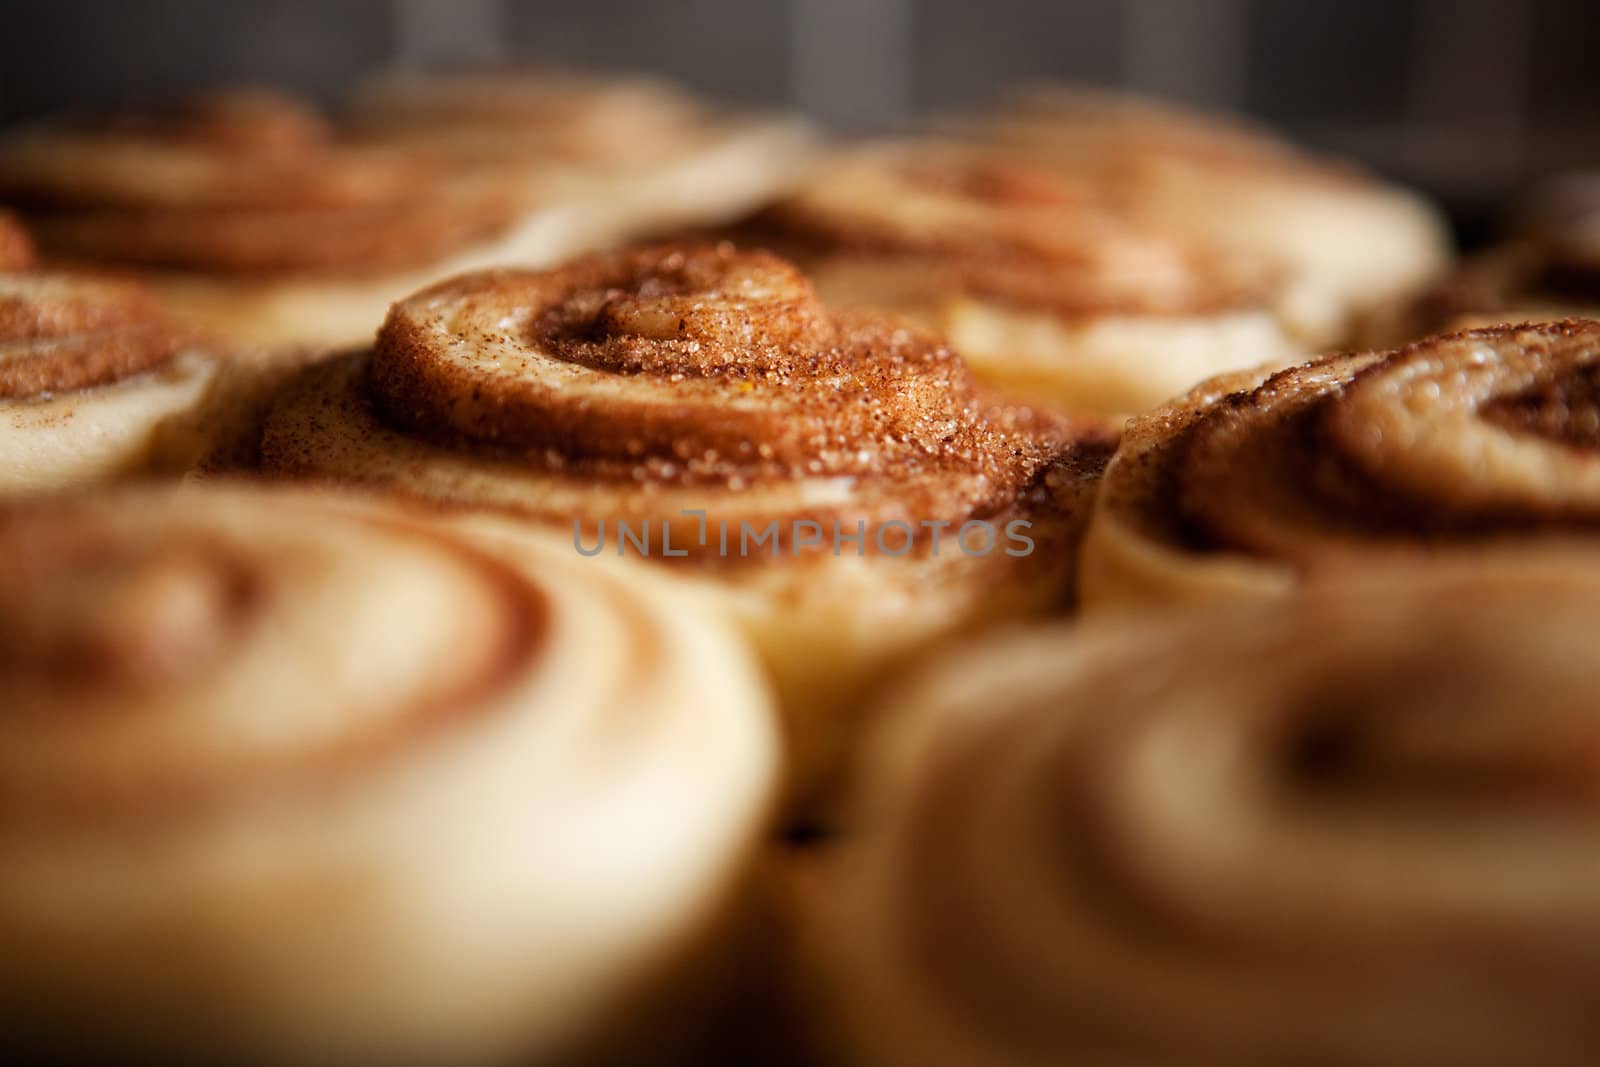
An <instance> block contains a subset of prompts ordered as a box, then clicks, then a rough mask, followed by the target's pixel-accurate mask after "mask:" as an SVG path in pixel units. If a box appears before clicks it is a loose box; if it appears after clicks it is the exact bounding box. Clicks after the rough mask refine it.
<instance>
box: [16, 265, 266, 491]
mask: <svg viewBox="0 0 1600 1067" xmlns="http://www.w3.org/2000/svg"><path fill="white" fill-rule="evenodd" d="M288 365H289V364H288V363H287V362H285V361H276V360H272V359H270V358H269V357H268V356H267V354H265V353H260V352H252V351H240V350H234V349H232V348H230V347H229V346H226V345H222V344H219V343H217V342H216V341H214V340H210V339H207V338H205V337H203V336H201V335H199V334H196V333H195V332H194V331H192V330H188V329H184V328H181V327H179V326H177V325H175V324H174V323H173V321H172V320H171V318H170V316H168V315H166V314H164V313H163V310H162V308H161V307H160V304H159V301H158V300H157V299H156V298H155V296H154V295H153V294H152V293H151V292H150V291H149V290H148V289H146V288H144V287H143V286H140V285H138V284H137V283H134V282H129V281H126V280H121V279H114V278H106V277H99V276H95V275H88V274H70V273H61V272H40V271H16V272H10V273H6V272H0V494H4V493H17V492H28V491H37V490H47V489H59V488H66V487H69V486H75V485H82V484H87V483H90V482H98V481H103V480H106V479H112V478H118V477H122V476H126V475H133V474H142V473H148V472H150V471H152V470H157V469H160V470H168V469H170V470H183V469H186V468H187V467H189V466H190V465H191V464H193V463H195V462H198V461H199V460H201V459H202V458H203V457H206V456H208V455H212V454H215V455H217V456H221V455H223V454H225V453H230V452H232V453H234V454H239V450H241V449H243V448H246V447H251V446H253V442H250V441H249V434H250V432H251V431H250V428H249V426H248V425H246V422H247V419H245V413H246V412H247V411H248V410H249V409H250V407H251V405H256V406H260V403H261V395H262V392H263V390H264V389H265V388H266V383H267V382H268V381H269V380H270V378H271V377H272V375H273V374H275V373H280V372H282V371H285V370H287V368H288ZM257 432H259V431H258V430H257Z"/></svg>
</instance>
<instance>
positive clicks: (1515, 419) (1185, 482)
mask: <svg viewBox="0 0 1600 1067" xmlns="http://www.w3.org/2000/svg"><path fill="white" fill-rule="evenodd" d="M1597 362H1600V323H1595V322H1589V321H1573V322H1563V323H1545V324H1536V325H1522V326H1499V327H1492V328H1484V329H1479V330H1470V331H1466V332H1462V333H1457V334H1446V335H1442V336H1439V337H1435V338H1430V339H1427V340H1424V341H1421V342H1418V343H1416V344H1413V345H1410V346H1408V347H1406V348H1402V349H1398V350H1394V351H1391V352H1384V353H1357V354H1346V355H1337V356H1329V357H1324V358H1323V359H1321V360H1315V361H1312V362H1310V363H1307V364H1304V365H1302V366H1300V367H1296V368H1292V369H1290V370H1286V371H1282V372H1279V373H1278V374H1276V375H1272V376H1271V377H1267V378H1265V380H1264V381H1263V380H1260V379H1259V376H1258V377H1257V378H1256V380H1250V379H1249V378H1241V379H1238V380H1236V381H1232V382H1229V381H1226V380H1224V381H1221V382H1218V383H1211V384H1208V385H1207V386H1203V387H1201V388H1200V389H1199V390H1197V391H1196V393H1195V394H1192V395H1191V396H1190V397H1189V398H1186V399H1185V400H1181V401H1179V402H1176V403H1175V404H1174V405H1172V406H1171V407H1170V408H1168V409H1166V410H1164V411H1162V412H1158V413H1156V414H1154V415H1151V416H1148V417H1146V418H1143V419H1140V420H1136V421H1135V422H1134V423H1133V424H1132V425H1131V426H1130V428H1129V433H1128V437H1127V440H1126V441H1125V443H1124V446H1123V450H1122V452H1121V453H1120V454H1119V456H1118V457H1117V459H1116V460H1114V461H1113V463H1112V465H1111V467H1110V469H1109V471H1108V474H1107V479H1106V483H1105V485H1104V487H1103V489H1102V494H1101V498H1100V502H1099V507H1100V509H1101V511H1102V512H1103V513H1104V514H1106V515H1107V516H1109V517H1111V518H1112V519H1114V520H1116V521H1119V522H1122V523H1126V524H1128V525H1129V526H1130V527H1131V528H1132V529H1135V530H1137V531H1139V533H1140V534H1141V535H1142V536H1145V537H1148V538H1150V539H1151V540H1153V541H1155V542H1157V543H1165V544H1167V545H1169V546H1171V547H1173V548H1175V549H1182V550H1184V551H1189V552H1194V553H1200V554H1212V553H1243V554H1246V555H1251V556H1257V557H1261V558H1272V559H1279V560H1284V561H1290V562H1295V563H1298V564H1300V565H1306V566H1309V565H1312V564H1315V563H1320V562H1325V561H1327V560H1329V559H1330V558H1333V557H1337V556H1341V555H1355V556H1361V555H1364V554H1370V553H1371V552H1373V551H1374V550H1376V549H1380V548H1384V547H1387V548H1390V549H1404V548H1406V547H1407V546H1410V547H1411V548H1418V547H1423V546H1428V545H1439V546H1443V545H1448V544H1454V543H1471V542H1474V541H1479V540H1485V539H1492V538H1495V537H1498V536H1501V535H1513V534H1516V535H1525V534H1528V533H1541V534H1556V535H1583V536H1587V535H1588V534H1589V533H1590V532H1591V531H1592V530H1593V529H1594V527H1595V523H1596V521H1597V519H1600V468H1597V467H1596V465H1595V458H1594V456H1593V454H1592V450H1593V447H1594V444H1595V442H1596V441H1597V439H1600V438H1597V434H1596V431H1595V419H1596V417H1597V416H1596V408H1595V403H1594V399H1593V398H1594V393H1595V386H1594V380H1595V375H1596V371H1595V366H1596V364H1597ZM1097 521H1098V520H1097Z"/></svg>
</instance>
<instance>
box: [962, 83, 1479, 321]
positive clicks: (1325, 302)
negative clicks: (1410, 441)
mask: <svg viewBox="0 0 1600 1067" xmlns="http://www.w3.org/2000/svg"><path fill="white" fill-rule="evenodd" d="M955 130H956V132H958V133H960V134H961V135H963V136H967V137H970V138H973V139H975V140H978V141H980V142H982V143H986V144H991V145H996V146H999V147H1002V148H1004V149H1006V150H1007V151H1011V152H1015V153H1018V154H1021V155H1023V156H1025V157H1027V158H1030V159H1033V160H1036V161H1038V162H1040V163H1043V164H1045V165H1048V166H1052V167H1055V168H1057V169H1060V170H1063V171H1065V172H1067V173H1069V174H1072V175H1075V176H1079V177H1081V178H1083V179H1085V180H1088V181H1091V182H1093V183H1094V184H1096V185H1097V186H1099V187H1101V188H1103V189H1105V190H1106V191H1107V193H1108V194H1109V195H1110V196H1111V197H1112V198H1113V199H1114V200H1115V202H1117V203H1119V204H1120V205H1121V207H1122V209H1123V210H1125V211H1126V212H1128V213H1129V215H1130V216H1131V217H1133V218H1134V219H1136V220H1138V221H1139V222H1140V223H1141V224H1142V225H1145V226H1147V227H1150V228H1151V229H1153V230H1155V231H1156V232H1158V233H1163V234H1169V235H1172V236H1175V237H1178V238H1181V239H1183V240H1185V241H1189V242H1193V243H1195V244H1198V245H1199V246H1201V247H1205V248H1212V249H1220V250H1224V251H1226V252H1227V253H1228V254H1230V255H1232V256H1242V257H1245V258H1247V259H1254V260H1256V261H1257V262H1259V263H1262V264H1264V265H1266V266H1268V267H1270V268H1275V269H1279V270H1282V271H1283V272H1284V273H1285V275H1286V277H1285V281H1286V283H1287V293H1286V295H1285V298H1284V301H1283V303H1282V306H1281V310H1282V313H1283V314H1284V316H1285V321H1286V323H1287V324H1288V325H1289V326H1290V327H1291V329H1292V330H1293V332H1294V333H1295V335H1296V336H1297V338H1298V339H1299V340H1300V341H1301V342H1302V343H1303V344H1304V345H1305V346H1306V347H1307V348H1309V349H1310V350H1313V351H1315V350H1318V349H1321V348H1324V347H1326V346H1329V345H1333V344H1337V343H1340V342H1342V341H1343V340H1345V339H1346V337H1347V336H1348V334H1349V332H1350V330H1351V329H1352V328H1353V327H1354V326H1355V325H1356V323H1357V322H1358V321H1359V319H1360V318H1361V317H1362V316H1363V315H1365V314H1366V313H1368V312H1370V311H1371V310H1372V309H1373V308H1375V307H1378V306H1381V305H1383V304H1386V303H1388V302H1389V301H1392V300H1397V299H1404V298H1406V297H1408V296H1410V295H1411V294H1412V293H1414V292H1415V291H1416V290H1417V289H1419V288H1420V287H1422V286H1423V285H1425V284H1426V283H1428V282H1429V281H1430V280H1431V279H1432V278H1433V276H1434V275H1436V274H1437V273H1438V272H1439V271H1440V270H1442V269H1443V268H1444V267H1445V266H1446V265H1447V264H1448V262H1449V258H1450V241H1449V234H1448V231H1447V229H1446V226H1445V223H1444V219H1443V218H1442V216H1441V215H1440V213H1439V212H1438V211H1437V210H1436V209H1435V208H1434V207H1433V206H1432V205H1430V204H1429V203H1427V202H1426V201H1425V200H1424V199H1423V198H1422V197H1420V196H1418V195H1417V194H1415V193H1413V192H1411V191H1409V190H1406V189H1403V188H1399V187H1396V186H1391V185H1387V184H1385V183H1383V182H1381V181H1379V180H1377V179H1376V178H1374V177H1373V176H1371V175H1368V174H1365V173H1363V172H1361V171H1360V170H1359V169H1357V168H1355V167H1353V166H1351V165H1348V164H1346V163H1343V162H1341V161H1337V160H1330V159H1324V158H1319V157H1316V156H1313V155H1309V154H1307V153H1304V152H1301V151H1298V150H1297V149H1296V148H1295V147H1294V146H1292V145H1289V144H1287V143H1286V142H1284V141H1282V140H1280V139H1278V138H1277V137H1275V136H1273V135H1272V134H1271V133H1270V132H1268V131H1265V130H1260V129H1255V128H1251V127H1248V126H1244V125H1241V124H1237V123H1234V122H1231V121H1228V120H1226V119H1222V118H1219V117H1216V116H1211V115H1204V114H1199V113H1195V112H1190V111H1185V110H1182V109H1179V108H1174V107H1171V106H1169V105H1166V104H1163V103H1158V102H1156V101H1152V100H1143V99H1139V98H1137V97H1129V96H1125V95H1119V94H1108V93H1100V92H1093V91H1088V92H1085V91H1074V90H1068V89H1060V88H1051V87H1037V88H1034V89H1031V90H1028V91H1025V92H1023V93H1020V94H1017V95H1015V96H1014V97H1013V98H1012V99H1011V100H1009V101H1007V102H1006V103H1005V104H1004V105H1003V106H1001V107H999V108H997V109H995V110H994V111H993V112H990V113H988V114H980V115H977V116H974V117H970V118H968V119H965V120H963V121H961V122H958V123H957V124H956V125H955Z"/></svg>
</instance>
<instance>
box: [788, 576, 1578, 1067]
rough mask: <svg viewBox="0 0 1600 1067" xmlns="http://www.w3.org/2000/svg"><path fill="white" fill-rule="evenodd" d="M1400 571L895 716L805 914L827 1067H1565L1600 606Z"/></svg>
mask: <svg viewBox="0 0 1600 1067" xmlns="http://www.w3.org/2000/svg"><path fill="white" fill-rule="evenodd" d="M1424 574H1426V575H1427V576H1426V577H1424V576H1422V575H1419V574H1418V573H1417V572H1416V571H1415V569H1413V571H1412V573H1411V574H1409V575H1406V574H1399V575H1397V574H1393V573H1390V574H1387V575H1385V576H1384V577H1383V578H1382V580H1381V581H1367V580H1365V579H1356V580H1355V581H1354V582H1353V583H1352V584H1351V585H1349V586H1348V587H1346V588H1341V589H1336V588H1331V587H1330V588H1322V589H1319V590H1317V591H1315V592H1314V593H1308V594H1306V595H1304V596H1302V597H1297V598H1290V599H1284V600H1278V601H1269V602H1258V603H1244V604H1235V605H1232V606H1229V607H1226V608H1222V609H1219V610H1211V611H1207V612H1205V613H1203V614H1196V615H1187V614H1183V615H1178V616H1175V617H1171V618H1166V619H1160V620H1153V619H1142V620H1140V621H1139V622H1138V623H1137V624H1136V625H1128V626H1126V627H1111V628H1094V627H1079V628H1074V629H1066V628H1047V629H1040V630H1035V631H1030V632H1017V633H1012V634H1008V635H1006V636H1005V637H1003V638H1001V637H995V638H994V639H991V640H989V641H987V642H985V643H982V644H981V645H979V646H976V647H972V648H969V649H968V650H966V652H965V653H962V654H953V655H951V656H950V657H948V659H947V660H946V662H945V663H943V664H941V665H939V666H937V667H934V668H932V669H930V670H929V671H928V672H927V673H926V674H925V675H923V676H922V677H921V678H919V679H918V680H917V682H916V683H914V684H912V685H910V686H909V687H907V688H906V689H904V690H902V691H901V692H900V693H899V694H898V695H897V696H896V697H895V698H894V699H892V700H890V701H889V703H888V706H887V707H886V708H885V709H884V715H885V718H886V719H887V720H888V723H889V729H888V731H887V732H886V733H885V734H884V736H883V737H882V738H881V739H880V740H881V742H882V743H881V744H880V745H878V746H877V747H876V748H875V749H874V750H873V751H872V753H871V757H872V758H871V759H869V760H868V761H867V762H866V763H865V764H864V767H863V770H864V771H865V772H866V773H863V774H862V776H861V784H862V787H863V792H862V795H861V797H860V803H859V804H858V805H857V807H856V808H855V813H856V816H857V820H856V824H855V835H854V836H853V837H852V838H851V839H850V840H848V841H847V842H845V843H844V846H843V848H844V852H843V854H842V855H840V856H839V857H837V858H836V860H835V862H834V863H833V864H832V865H831V866H830V868H829V870H828V872H827V881H826V882H825V883H824V884H825V888H826V892H819V893H817V894H815V895H814V896H812V897H811V898H810V900H811V902H812V904H813V906H814V908H815V912H814V913H813V915H812V916H811V926H810V931H809V932H810V933H811V935H812V936H811V937H810V938H808V943H809V944H810V945H811V946H812V948H813V955H812V956H811V957H810V959H811V966H812V968H813V972H814V973H813V975H812V981H813V983H815V988H816V989H817V990H818V991H817V992H816V993H814V995H815V996H818V997H820V998H823V1000H822V1004H823V1008H822V1010H819V1011H814V1012H813V1013H812V1014H811V1016H810V1017H811V1018H813V1019H822V1020H825V1021H827V1020H834V1019H837V1020H838V1022H839V1026H838V1027H837V1030H838V1031H839V1034H840V1035H842V1040H843V1043H844V1046H845V1047H846V1048H847V1049H848V1050H849V1054H848V1055H847V1057H846V1058H844V1059H843V1060H842V1062H848V1063H858V1064H862V1065H883V1067H888V1065H898V1064H904V1065H906V1067H976V1065H979V1064H982V1065H985V1067H1002V1065H1012V1064H1014V1065H1017V1067H1023V1065H1033V1064H1043V1063H1085V1064H1087V1063H1096V1064H1102V1063H1130V1064H1131V1063H1138V1064H1146V1065H1161V1064H1172V1065H1183V1067H1189V1065H1194V1064H1202V1063H1204V1064H1246V1063H1249V1064H1288V1063H1306V1064H1309V1063H1315V1064H1321V1065H1325V1067H1362V1065H1372V1067H1389V1065H1392V1064H1399V1063H1405V1064H1438V1065H1446V1064H1448V1065H1451V1067H1466V1065H1482V1067H1497V1065H1501V1064H1508V1063H1516V1064H1522V1065H1527V1067H1544V1065H1548V1067H1568V1065H1571V1064H1575V1063H1581V1062H1583V1061H1584V1060H1585V1058H1586V1057H1587V1056H1588V1051H1587V1050H1588V1049H1590V1048H1592V1047H1593V1046H1594V1043H1595V1041H1596V1040H1600V1029H1597V1025H1600V1024H1597V1021H1596V1018H1595V1015H1594V1013H1593V1012H1592V1011H1591V1010H1590V1007H1589V1004H1588V1003H1587V1000H1588V998H1587V993H1586V990H1587V989H1588V976H1589V972H1588V971H1587V970H1586V968H1587V967H1588V966H1589V964H1590V963H1592V962H1593V960H1592V959H1591V955H1590V950H1591V948H1592V947H1593V946H1592V945H1591V942H1590V938H1591V937H1592V936H1593V931H1592V920H1593V917H1594V913H1595V905H1594V894H1593V892H1592V888H1593V879H1594V878H1595V872H1594V871H1593V870H1592V869H1591V867H1592V863H1591V861H1590V858H1589V854H1590V848H1589V844H1588V842H1589V840H1590V837H1591V829H1592V828H1591V827H1590V825H1589V820H1590V812H1589V798H1590V796H1591V791H1592V785H1591V783H1592V781H1593V774H1592V764H1591V758H1590V752H1591V751H1592V743H1593V739H1594V734H1595V731H1596V729H1597V724H1600V694H1597V692H1596V690H1595V687H1594V685H1593V672H1592V662H1593V657H1592V645H1591V642H1590V639H1589V636H1588V635H1589V634H1590V633H1591V632H1592V620H1593V617H1594V610H1595V603H1596V597H1597V595H1600V579H1597V577H1596V572H1595V570H1594V567H1593V559H1592V558H1591V559H1590V560H1589V563H1588V567H1587V570H1584V569H1581V568H1580V569H1577V570H1574V569H1573V568H1571V567H1568V566H1561V567H1556V566H1549V565H1546V564H1544V563H1542V562H1539V561H1530V560H1528V559H1527V558H1526V557H1524V558H1523V561H1522V564H1521V565H1519V566H1516V567H1512V568H1510V569H1508V570H1504V571H1501V572H1499V573H1497V574H1495V575H1493V576H1491V575H1486V574H1477V575H1475V574H1472V573H1470V572H1468V571H1455V570H1454V569H1450V571H1449V573H1448V575H1445V574H1439V575H1434V574H1428V573H1427V572H1424ZM1241 664H1248V669H1241Z"/></svg>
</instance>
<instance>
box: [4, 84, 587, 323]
mask: <svg viewBox="0 0 1600 1067" xmlns="http://www.w3.org/2000/svg"><path fill="white" fill-rule="evenodd" d="M0 198H5V199H8V200H10V201H11V202H13V203H14V204H16V205H17V206H18V207H20V208H22V209H24V210H25V212H26V215H27V219H28V222H29V224H30V226H31V228H32V229H33V231H34V234H35V236H36V238H37V240H38V242H39V244H40V247H41V248H42V250H43V251H44V252H45V253H46V254H47V255H48V256H50V257H51V258H53V259H56V260H64V261H71V262H76V263H91V264H96V265H114V266H118V267H126V268H137V269H140V270H142V271H144V272H145V273H146V274H147V276H148V278H149V280H150V281H151V282H152V283H153V284H156V285H157V286H158V287H159V289H160V291H161V292H162V295H163V297H164V298H165V299H166V300H167V302H168V303H169V304H170V306H171V307H172V308H173V309H174V310H175V311H176V312H177V313H179V314H180V315H182V316H184V317H185V318H186V319H187V320H189V321H191V322H194V323H197V324H199V325H202V326H204V327H206V328H210V329H214V330H217V331H219V332H222V333H224V334H225V335H228V336H233V337H236V338H238V339H241V340H246V341H250V342H258V343H267V344H279V343H283V344H288V343H309V344H330V345H331V344H350V343H360V342H362V341H365V340H367V339H370V337H371V336H372V331H373V330H375V329H376V328H377V325H378V323H379V322H380V321H382V318H383V313H384V311H385V310H386V309H387V307H388V304H389V303H390V302H391V301H392V300H393V299H395V298H396V297H399V296H402V295H404V294H405V293H406V292H409V291H411V290H412V289H415V288H416V287H417V286H418V285H421V284H423V283H424V282H425V281H427V280H429V279H430V278H433V277H437V276H439V275H440V274H442V273H448V272H452V271H457V270H464V269H469V268H471V267H474V266H481V265H485V264H487V263H491V262H499V261H504V260H514V261H518V262H535V263H539V262H551V261H554V260H555V259H557V258H559V257H560V256H561V255H563V254H565V253H566V252H567V251H568V244H567V241H568V240H569V239H570V237H571V232H570V220H568V219H566V218H565V217H564V216H563V215H562V214H561V213H560V212H558V211H555V210H549V209H541V207H540V205H539V204H537V203H535V202H533V201H532V199H531V198H530V197H529V196H528V195H527V194H526V192H525V191H524V190H522V189H520V188H516V187H514V186H511V185H508V184H507V183H505V182H503V181H501V180H499V179H498V178H496V177H495V176H492V175H479V174H464V173H460V172H458V171H457V170H455V169H453V168H450V167H447V166H444V165H442V164H441V163H439V162H438V161H437V160H432V159H429V158H428V157H427V155H426V154H425V153H422V152H419V151H409V150H404V149H399V148H375V147H367V146H359V145H355V144H353V143H351V142H349V140H348V139H347V138H345V137H344V136H343V135H341V134H340V133H339V132H338V131H337V130H336V129H335V128H334V127H333V126H331V125H330V124H329V123H328V122H327V121H326V120H324V119H323V118H322V117H321V116H320V115H318V114H317V113H315V112H314V111H312V110H310V109H309V108H307V107H306V106H304V105H302V104H300V103H299V102H297V101H295V100H292V99H285V98H281V97H278V96H276V95H273V94H268V93H262V92H252V91H235V92H227V93H216V94H213V95H210V96H205V97H200V98H196V99H193V100H189V101H186V102H183V103H180V104H178V105H175V106H173V107H171V108H170V109H167V110H161V111H149V112H134V113H129V114H123V115H111V116H98V117H91V118H84V119H79V120H65V121H61V122H57V123H54V124H44V125H40V126H36V127H33V128H29V129H24V130H21V131H19V132H16V133H14V134H12V135H10V136H9V137H7V138H6V139H5V140H4V141H3V142H0Z"/></svg>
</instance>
